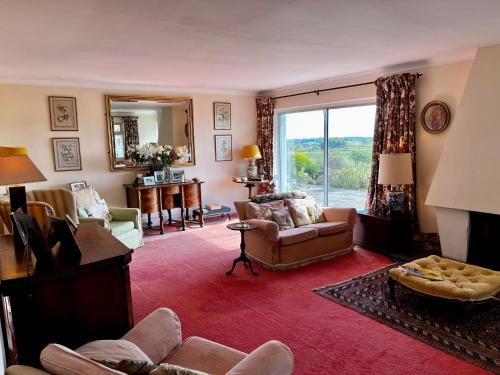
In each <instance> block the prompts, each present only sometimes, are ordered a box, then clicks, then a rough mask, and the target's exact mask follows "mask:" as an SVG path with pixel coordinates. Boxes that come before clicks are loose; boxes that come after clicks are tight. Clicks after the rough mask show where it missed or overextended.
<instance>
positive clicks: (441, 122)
mask: <svg viewBox="0 0 500 375" xmlns="http://www.w3.org/2000/svg"><path fill="white" fill-rule="evenodd" d="M421 121H422V126H423V127H424V129H425V130H427V131H428V132H429V133H441V132H442V131H444V130H445V129H446V128H447V127H448V125H449V123H450V109H449V108H448V106H447V105H446V103H444V102H440V101H433V102H429V103H427V104H426V105H425V107H424V109H423V110H422V117H421Z"/></svg>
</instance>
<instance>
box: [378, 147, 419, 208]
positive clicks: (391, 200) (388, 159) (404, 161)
mask: <svg viewBox="0 0 500 375" xmlns="http://www.w3.org/2000/svg"><path fill="white" fill-rule="evenodd" d="M378 183H379V184H380V185H391V188H390V190H389V191H387V193H386V196H385V198H386V202H387V206H388V207H389V213H390V214H391V215H393V214H396V215H397V214H401V213H403V209H404V199H405V196H404V193H403V191H402V190H401V188H400V185H410V184H413V173H412V163H411V154H410V153H404V154H380V159H379V166H378Z"/></svg>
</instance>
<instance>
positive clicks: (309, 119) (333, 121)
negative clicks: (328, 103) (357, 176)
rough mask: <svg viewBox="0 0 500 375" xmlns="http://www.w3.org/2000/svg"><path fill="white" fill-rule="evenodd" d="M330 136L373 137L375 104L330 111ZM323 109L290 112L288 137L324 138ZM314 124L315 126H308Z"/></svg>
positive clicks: (287, 120)
mask: <svg viewBox="0 0 500 375" xmlns="http://www.w3.org/2000/svg"><path fill="white" fill-rule="evenodd" d="M329 115H330V117H329V119H328V120H329V125H330V126H329V129H330V132H329V137H330V138H332V137H373V125H374V123H375V105H365V106H358V107H345V108H334V109H333V110H330V111H329ZM322 123H323V110H317V111H307V112H297V113H288V114H287V115H286V138H287V139H307V138H323V127H318V126H317V124H322ZM308 124H311V125H312V124H314V126H308Z"/></svg>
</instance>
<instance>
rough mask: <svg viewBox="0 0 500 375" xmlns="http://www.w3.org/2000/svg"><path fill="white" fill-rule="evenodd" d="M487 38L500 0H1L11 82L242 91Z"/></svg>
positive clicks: (6, 73)
mask: <svg viewBox="0 0 500 375" xmlns="http://www.w3.org/2000/svg"><path fill="white" fill-rule="evenodd" d="M496 43H500V1H499V0H0V82H10V83H51V84H74V85H84V86H85V85H86V86H92V85H93V86H96V87H97V86H102V85H105V87H110V88H111V86H113V87H114V86H116V85H123V86H124V87H127V86H129V87H140V86H145V87H148V86H150V88H155V86H156V87H157V88H159V89H160V88H161V89H165V88H166V89H173V90H178V91H189V90H201V91H203V90H205V91H220V90H222V91H224V90H230V91H241V92H246V91H258V90H268V89H275V88H279V87H284V86H290V85H296V84H301V83H305V82H310V81H316V80H322V79H329V78H335V77H341V76H346V75H352V74H356V73H361V72H367V71H374V70H380V69H386V70H387V69H390V68H391V67H392V66H401V64H406V63H411V64H413V66H415V64H416V65H419V66H423V65H429V64H431V63H433V62H436V61H446V60H447V59H448V60H453V59H455V60H456V59H458V58H460V56H464V54H467V53H469V52H470V51H471V49H473V48H475V47H478V46H483V45H490V44H496ZM403 66H404V65H403ZM106 85H107V86H106Z"/></svg>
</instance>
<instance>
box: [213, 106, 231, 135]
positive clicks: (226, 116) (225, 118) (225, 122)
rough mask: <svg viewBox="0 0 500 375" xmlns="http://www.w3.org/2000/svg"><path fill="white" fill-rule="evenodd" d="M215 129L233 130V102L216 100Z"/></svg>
mask: <svg viewBox="0 0 500 375" xmlns="http://www.w3.org/2000/svg"><path fill="white" fill-rule="evenodd" d="M214 129H215V130H231V103H221V102H214Z"/></svg>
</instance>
